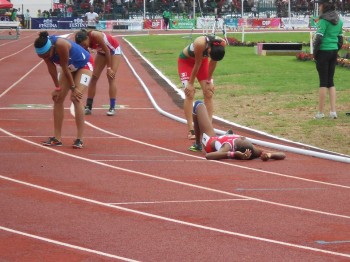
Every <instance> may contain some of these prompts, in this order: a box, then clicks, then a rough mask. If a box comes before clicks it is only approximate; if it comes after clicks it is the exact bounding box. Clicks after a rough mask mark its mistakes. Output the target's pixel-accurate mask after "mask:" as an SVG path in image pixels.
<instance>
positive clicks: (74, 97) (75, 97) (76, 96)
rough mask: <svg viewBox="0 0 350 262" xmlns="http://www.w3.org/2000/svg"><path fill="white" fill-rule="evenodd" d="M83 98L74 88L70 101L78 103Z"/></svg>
mask: <svg viewBox="0 0 350 262" xmlns="http://www.w3.org/2000/svg"><path fill="white" fill-rule="evenodd" d="M82 98H83V93H82V92H80V91H79V90H77V89H76V88H75V89H74V90H72V95H71V100H72V101H73V102H74V101H77V102H79V101H80V100H81V99H82Z"/></svg>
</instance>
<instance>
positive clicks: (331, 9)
mask: <svg viewBox="0 0 350 262" xmlns="http://www.w3.org/2000/svg"><path fill="white" fill-rule="evenodd" d="M318 3H319V12H320V16H319V20H318V22H317V30H316V36H315V40H314V44H313V53H314V58H315V60H316V69H317V72H318V76H319V81H320V89H319V105H318V113H317V114H316V116H315V119H321V118H324V108H325V101H326V94H327V91H328V93H329V101H330V113H329V117H330V118H332V119H336V118H337V113H336V108H335V101H336V91H335V86H334V79H333V78H334V73H335V66H336V63H337V57H338V51H339V50H340V49H341V48H342V46H343V21H342V20H341V19H340V18H339V15H338V14H337V12H336V11H335V6H336V1H335V0H319V1H318Z"/></svg>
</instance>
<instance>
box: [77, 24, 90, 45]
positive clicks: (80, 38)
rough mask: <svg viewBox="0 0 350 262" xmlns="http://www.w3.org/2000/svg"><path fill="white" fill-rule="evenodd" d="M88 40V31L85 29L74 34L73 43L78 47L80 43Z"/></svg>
mask: <svg viewBox="0 0 350 262" xmlns="http://www.w3.org/2000/svg"><path fill="white" fill-rule="evenodd" d="M87 38H88V31H87V30H86V29H84V28H83V29H81V30H80V31H79V32H77V33H76V34H75V42H76V43H77V44H78V45H79V44H80V43H81V42H83V41H85V40H86V39H87Z"/></svg>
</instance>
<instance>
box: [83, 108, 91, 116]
mask: <svg viewBox="0 0 350 262" xmlns="http://www.w3.org/2000/svg"><path fill="white" fill-rule="evenodd" d="M84 113H85V115H91V113H92V109H90V108H89V107H87V106H86V107H85V110H84Z"/></svg>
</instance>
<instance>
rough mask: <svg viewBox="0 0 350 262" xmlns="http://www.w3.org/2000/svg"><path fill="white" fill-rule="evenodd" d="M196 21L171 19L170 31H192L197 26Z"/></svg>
mask: <svg viewBox="0 0 350 262" xmlns="http://www.w3.org/2000/svg"><path fill="white" fill-rule="evenodd" d="M195 21H196V20H194V19H171V20H170V29H192V28H195V26H196V23H195Z"/></svg>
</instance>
